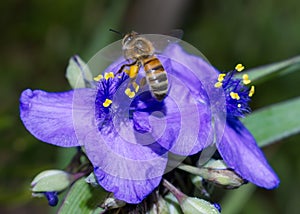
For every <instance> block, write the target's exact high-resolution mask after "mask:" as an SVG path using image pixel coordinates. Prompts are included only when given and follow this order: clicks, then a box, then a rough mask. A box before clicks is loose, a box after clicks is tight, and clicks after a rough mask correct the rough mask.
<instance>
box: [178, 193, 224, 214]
mask: <svg viewBox="0 0 300 214" xmlns="http://www.w3.org/2000/svg"><path fill="white" fill-rule="evenodd" d="M180 207H181V209H182V211H183V213H185V214H194V213H199V214H218V213H220V212H219V210H218V209H217V208H216V207H215V206H214V205H213V204H211V203H209V202H208V201H205V200H203V199H200V198H192V197H187V198H186V199H184V200H183V201H182V202H181V204H180Z"/></svg>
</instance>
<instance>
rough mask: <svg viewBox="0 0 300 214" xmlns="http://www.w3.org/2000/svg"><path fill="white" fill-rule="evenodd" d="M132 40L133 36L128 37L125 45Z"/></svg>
mask: <svg viewBox="0 0 300 214" xmlns="http://www.w3.org/2000/svg"><path fill="white" fill-rule="evenodd" d="M132 39H133V36H132V35H129V36H126V37H125V39H124V44H126V43H128V42H130V41H131V40H132Z"/></svg>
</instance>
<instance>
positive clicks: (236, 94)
mask: <svg viewBox="0 0 300 214" xmlns="http://www.w3.org/2000/svg"><path fill="white" fill-rule="evenodd" d="M230 97H231V98H232V99H234V100H239V99H240V96H239V94H238V93H235V92H230Z"/></svg>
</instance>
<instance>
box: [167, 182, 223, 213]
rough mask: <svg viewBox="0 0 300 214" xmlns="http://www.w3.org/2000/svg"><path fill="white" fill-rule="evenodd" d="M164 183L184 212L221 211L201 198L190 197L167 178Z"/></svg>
mask: <svg viewBox="0 0 300 214" xmlns="http://www.w3.org/2000/svg"><path fill="white" fill-rule="evenodd" d="M163 185H164V186H165V187H166V188H167V189H168V190H169V191H170V192H171V193H172V194H173V195H174V196H175V197H176V199H177V201H178V202H179V204H180V207H181V209H182V211H183V213H184V214H194V213H199V214H218V213H220V212H219V210H218V209H217V208H216V207H215V206H214V205H213V204H211V203H209V202H208V201H205V200H203V199H200V198H194V197H188V196H187V195H185V194H184V193H183V192H181V191H180V190H179V189H177V188H176V187H175V186H173V185H172V184H171V183H169V182H168V181H167V180H165V179H164V180H163Z"/></svg>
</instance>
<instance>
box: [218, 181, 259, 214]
mask: <svg viewBox="0 0 300 214" xmlns="http://www.w3.org/2000/svg"><path fill="white" fill-rule="evenodd" d="M255 189H256V186H254V185H252V184H248V185H244V186H242V187H240V188H238V189H236V190H234V191H230V192H228V193H227V194H226V197H224V198H223V200H222V201H221V204H222V214H238V213H241V211H242V210H243V207H244V206H245V204H246V203H247V202H248V201H249V199H250V197H251V196H252V195H253V193H254V191H255Z"/></svg>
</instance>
